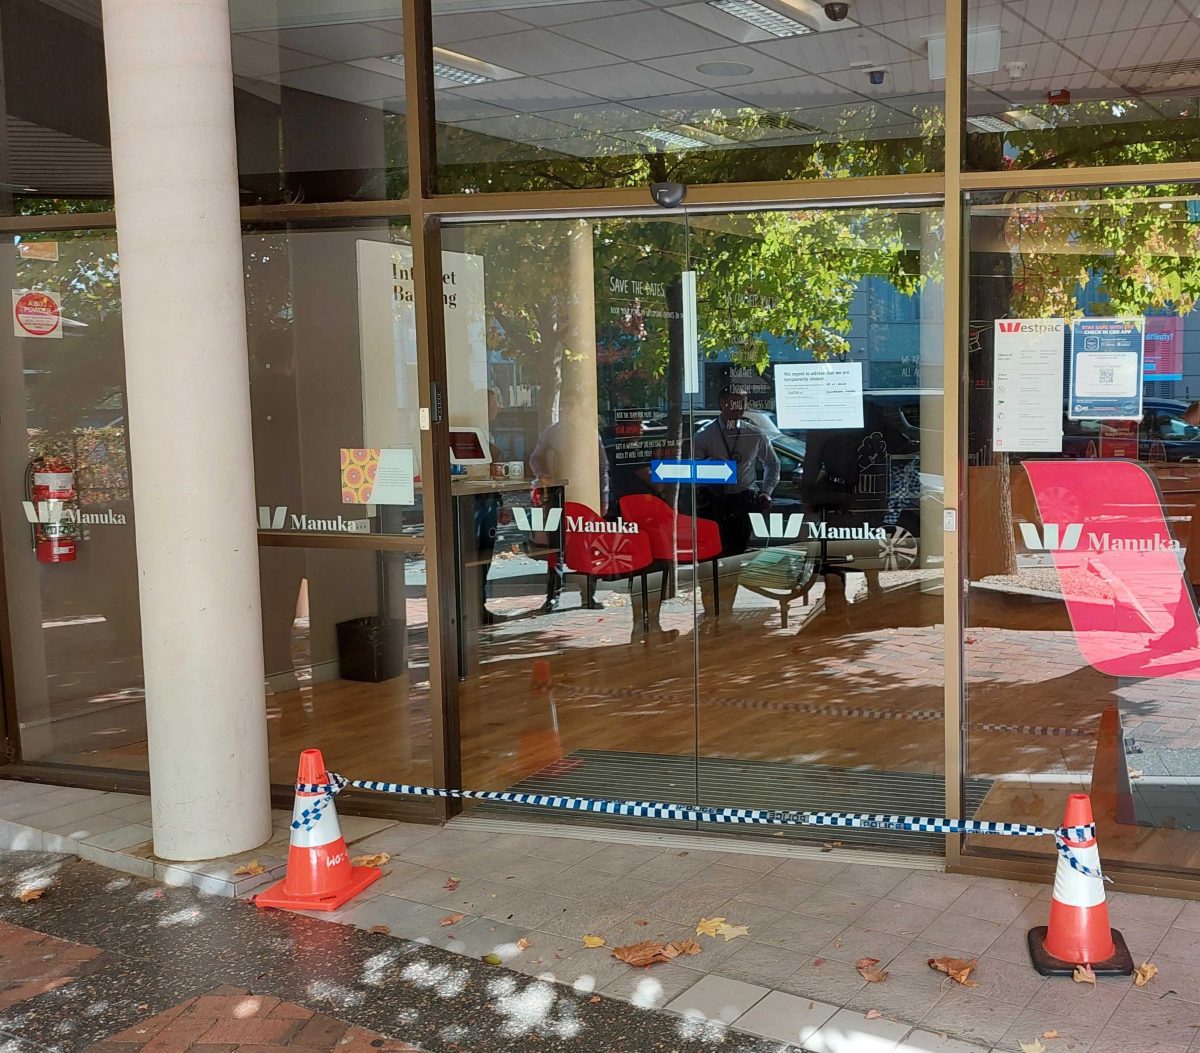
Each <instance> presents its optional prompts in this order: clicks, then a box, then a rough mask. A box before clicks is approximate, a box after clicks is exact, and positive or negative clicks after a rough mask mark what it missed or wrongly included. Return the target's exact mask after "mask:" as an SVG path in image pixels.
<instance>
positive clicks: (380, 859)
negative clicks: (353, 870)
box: [350, 852, 392, 867]
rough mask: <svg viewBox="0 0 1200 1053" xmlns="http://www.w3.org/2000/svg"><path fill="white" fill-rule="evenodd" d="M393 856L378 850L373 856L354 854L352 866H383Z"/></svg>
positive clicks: (351, 861)
mask: <svg viewBox="0 0 1200 1053" xmlns="http://www.w3.org/2000/svg"><path fill="white" fill-rule="evenodd" d="M391 858H392V857H391V856H390V855H388V854H387V853H386V852H376V853H375V854H374V855H373V856H354V857H353V858H352V859H351V860H350V865H351V866H352V867H381V866H383V864H384V863H386V862H387V861H388V860H389V859H391Z"/></svg>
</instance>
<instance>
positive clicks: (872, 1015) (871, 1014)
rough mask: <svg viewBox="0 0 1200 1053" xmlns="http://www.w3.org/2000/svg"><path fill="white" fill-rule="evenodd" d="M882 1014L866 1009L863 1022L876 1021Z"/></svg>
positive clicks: (876, 1010) (875, 1010)
mask: <svg viewBox="0 0 1200 1053" xmlns="http://www.w3.org/2000/svg"><path fill="white" fill-rule="evenodd" d="M881 1016H883V1014H882V1013H881V1012H880V1011H879V1010H878V1009H868V1010H867V1014H866V1016H865V1017H864V1019H865V1020H878V1019H879V1018H880V1017H881Z"/></svg>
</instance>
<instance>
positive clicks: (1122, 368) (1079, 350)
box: [1067, 318, 1146, 420]
mask: <svg viewBox="0 0 1200 1053" xmlns="http://www.w3.org/2000/svg"><path fill="white" fill-rule="evenodd" d="M1145 353H1146V320H1145V319H1144V318H1080V319H1077V320H1076V321H1075V322H1074V323H1072V325H1071V389H1070V398H1069V400H1068V406H1067V416H1069V417H1070V418H1071V420H1141V417H1142V377H1143V374H1144V370H1143V367H1142V363H1143V359H1144V357H1145Z"/></svg>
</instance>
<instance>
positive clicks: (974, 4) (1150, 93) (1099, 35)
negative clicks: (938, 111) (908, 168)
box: [966, 0, 1200, 171]
mask: <svg viewBox="0 0 1200 1053" xmlns="http://www.w3.org/2000/svg"><path fill="white" fill-rule="evenodd" d="M967 11H968V29H967V90H966V103H967V111H966V167H967V168H969V169H973V170H976V171H994V170H997V169H1011V168H1055V167H1061V168H1085V167H1089V166H1099V165H1122V164H1151V163H1155V162H1165V161H1192V160H1196V159H1200V103H1198V101H1197V98H1198V94H1200V59H1198V56H1200V21H1197V18H1196V10H1195V6H1194V5H1189V4H1185V3H1179V2H1177V0H1142V2H1141V3H1133V4H1127V3H1122V2H1121V0H1097V2H1095V3H1046V2H1042V0H1017V2H1011V0H1007V2H1005V3H997V2H996V0H968V5H967Z"/></svg>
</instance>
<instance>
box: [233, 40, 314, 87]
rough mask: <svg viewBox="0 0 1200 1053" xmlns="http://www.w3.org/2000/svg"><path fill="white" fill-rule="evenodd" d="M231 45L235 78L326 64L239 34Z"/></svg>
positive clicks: (297, 52) (300, 53)
mask: <svg viewBox="0 0 1200 1053" xmlns="http://www.w3.org/2000/svg"><path fill="white" fill-rule="evenodd" d="M229 44H230V49H231V51H232V53H233V73H234V76H235V77H260V76H262V75H263V74H265V73H278V72H279V71H280V70H289V69H304V68H305V67H306V66H321V65H324V63H325V60H324V59H320V58H317V57H315V56H314V55H305V54H303V53H302V52H299V51H291V50H289V49H288V48H281V47H277V46H276V45H275V44H268V43H266V42H265V41H262V40H256V39H254V38H253V37H247V36H243V35H241V34H239V33H234V34H233V35H232V36H231V37H230V38H229Z"/></svg>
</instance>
